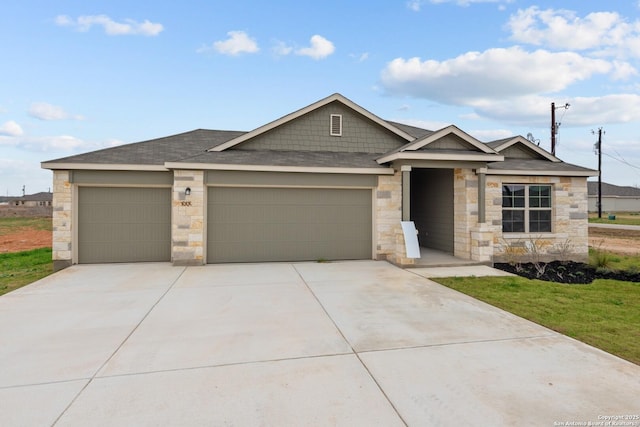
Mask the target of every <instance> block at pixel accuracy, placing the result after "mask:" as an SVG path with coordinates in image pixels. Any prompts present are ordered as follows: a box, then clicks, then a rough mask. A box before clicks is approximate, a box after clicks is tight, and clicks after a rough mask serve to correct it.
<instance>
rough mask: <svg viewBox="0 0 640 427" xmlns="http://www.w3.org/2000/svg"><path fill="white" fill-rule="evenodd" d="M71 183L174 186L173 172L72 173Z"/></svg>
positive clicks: (88, 171)
mask: <svg viewBox="0 0 640 427" xmlns="http://www.w3.org/2000/svg"><path fill="white" fill-rule="evenodd" d="M71 182H73V183H75V184H98V185H104V184H107V185H166V186H171V185H173V172H154V171H149V172H142V171H91V170H76V171H71Z"/></svg>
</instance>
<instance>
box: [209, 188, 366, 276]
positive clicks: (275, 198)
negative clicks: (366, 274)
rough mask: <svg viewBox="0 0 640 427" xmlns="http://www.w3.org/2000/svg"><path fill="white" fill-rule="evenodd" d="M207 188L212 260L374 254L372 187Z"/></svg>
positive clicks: (210, 256)
mask: <svg viewBox="0 0 640 427" xmlns="http://www.w3.org/2000/svg"><path fill="white" fill-rule="evenodd" d="M208 192H209V193H208V209H207V217H208V218H207V262H209V263H219V262H259V261H307V260H323V259H324V260H336V259H371V253H372V252H371V236H372V229H371V227H372V225H371V217H372V215H371V212H372V211H371V190H365V189H321V188H229V187H210V188H209V190H208Z"/></svg>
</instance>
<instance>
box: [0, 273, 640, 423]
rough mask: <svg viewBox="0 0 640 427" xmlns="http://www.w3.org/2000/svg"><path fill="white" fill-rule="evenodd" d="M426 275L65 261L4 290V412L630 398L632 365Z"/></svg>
mask: <svg viewBox="0 0 640 427" xmlns="http://www.w3.org/2000/svg"><path fill="white" fill-rule="evenodd" d="M427 275H428V269H424V270H422V269H416V270H401V269H398V268H396V267H394V266H392V265H390V264H388V263H385V262H375V261H360V262H338V263H327V264H324V263H323V264H318V263H294V264H288V263H281V264H251V265H246V264H242V265H218V266H206V267H189V268H184V267H173V266H171V265H169V264H124V265H85V266H74V267H71V268H69V269H66V270H63V271H61V272H58V273H56V274H54V275H52V276H50V277H48V278H45V279H43V280H41V281H39V282H37V283H34V284H32V285H30V286H27V287H25V288H22V289H20V290H17V291H14V292H12V293H10V294H7V295H5V296H3V297H0V366H1V368H0V425H2V426H22V425H24V426H46V425H52V424H53V425H56V426H87V425H91V426H100V425H113V426H125V425H126V426H129V425H175V426H184V425H189V426H197V425H238V426H244V425H348V426H356V425H363V426H370V425H383V426H393V425H412V426H422V425H428V426H439V425H443V426H447V425H456V426H459V425H537V426H553V425H561V424H559V423H567V422H584V423H587V422H589V421H591V422H598V421H604V422H606V421H607V420H606V419H605V418H604V417H610V416H620V415H630V416H634V415H638V414H640V400H638V396H640V366H637V365H634V364H631V363H628V362H625V361H623V360H621V359H619V358H616V357H614V356H611V355H609V354H607V353H604V352H602V351H600V350H597V349H594V348H592V347H589V346H587V345H585V344H582V343H579V342H577V341H574V340H572V339H570V338H567V337H565V336H563V335H560V334H557V333H555V332H552V331H550V330H548V329H545V328H542V327H540V326H538V325H536V324H533V323H531V322H528V321H526V320H523V319H521V318H518V317H516V316H513V315H511V314H508V313H506V312H504V311H501V310H498V309H496V308H493V307H491V306H488V305H486V304H484V303H481V302H478V301H476V300H474V299H472V298H469V297H467V296H464V295H462V294H460V293H457V292H455V291H452V290H449V289H447V288H444V287H442V286H440V285H437V284H435V283H434V282H432V281H430V280H428V279H426V278H425V277H422V276H427ZM620 339H621V340H624V339H632V338H631V337H620ZM620 421H622V419H620ZM630 421H632V422H634V423H635V424H630V425H636V426H638V425H640V420H638V419H635V420H633V419H632V420H630ZM554 423H555V424H554ZM564 425H567V424H564ZM585 425H586V424H585ZM603 425H605V424H604V423H603Z"/></svg>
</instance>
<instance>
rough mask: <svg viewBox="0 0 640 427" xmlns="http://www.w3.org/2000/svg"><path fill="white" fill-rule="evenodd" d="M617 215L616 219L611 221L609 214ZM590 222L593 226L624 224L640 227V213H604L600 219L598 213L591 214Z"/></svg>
mask: <svg viewBox="0 0 640 427" xmlns="http://www.w3.org/2000/svg"><path fill="white" fill-rule="evenodd" d="M610 213H611V214H613V215H615V217H616V219H609V214H610ZM589 222H590V223H593V224H623V225H640V214H638V213H615V212H602V218H598V214H597V213H590V214H589Z"/></svg>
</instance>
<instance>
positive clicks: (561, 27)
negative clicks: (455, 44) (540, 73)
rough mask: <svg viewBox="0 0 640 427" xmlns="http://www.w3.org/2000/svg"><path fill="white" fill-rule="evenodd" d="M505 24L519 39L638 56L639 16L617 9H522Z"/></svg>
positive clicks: (527, 41) (532, 43)
mask: <svg viewBox="0 0 640 427" xmlns="http://www.w3.org/2000/svg"><path fill="white" fill-rule="evenodd" d="M506 28H507V29H508V30H509V31H510V32H511V39H512V40H514V41H516V42H519V43H527V44H531V45H536V46H545V47H548V48H553V49H569V50H590V51H593V52H594V53H595V54H599V55H605V56H619V57H626V56H634V57H638V56H640V51H639V50H638V48H639V47H640V20H636V21H635V22H632V23H629V22H627V20H626V19H625V18H624V17H622V16H621V15H620V14H618V13H617V12H592V13H589V14H587V15H586V16H584V17H579V16H577V14H576V12H574V11H571V10H563V9H545V10H541V9H539V8H538V7H536V6H532V7H529V8H527V9H521V10H519V11H518V12H517V13H515V14H514V15H512V16H511V17H510V18H509V21H508V23H507V24H506Z"/></svg>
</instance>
